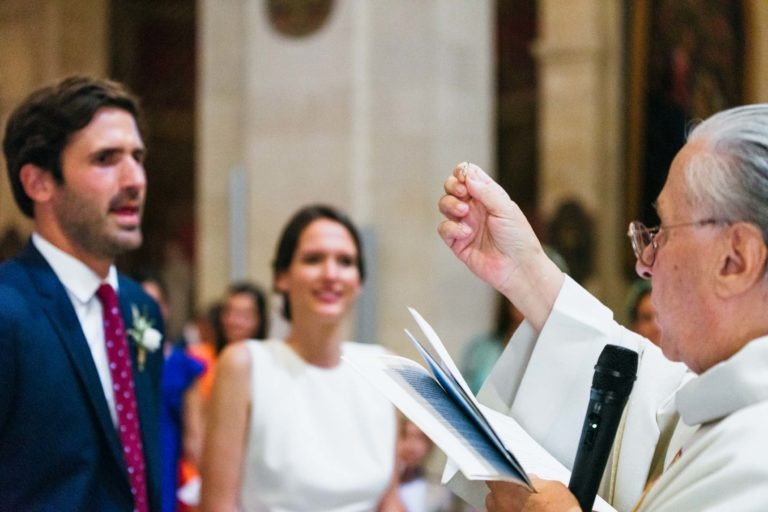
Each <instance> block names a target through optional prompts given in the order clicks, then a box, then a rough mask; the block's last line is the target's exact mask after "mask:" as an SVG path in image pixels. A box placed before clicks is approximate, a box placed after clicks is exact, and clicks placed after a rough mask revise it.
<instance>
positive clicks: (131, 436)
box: [96, 283, 149, 512]
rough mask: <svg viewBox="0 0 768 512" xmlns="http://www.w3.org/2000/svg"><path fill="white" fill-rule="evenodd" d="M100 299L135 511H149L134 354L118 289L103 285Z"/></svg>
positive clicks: (116, 406)
mask: <svg viewBox="0 0 768 512" xmlns="http://www.w3.org/2000/svg"><path fill="white" fill-rule="evenodd" d="M96 295H97V296H98V298H99V300H100V301H101V306H102V312H103V318H104V343H105V344H106V347H107V359H109V373H110V375H112V391H113V394H114V397H115V409H116V411H117V428H118V434H119V435H120V442H121V443H122V445H123V458H124V459H125V464H126V466H127V468H128V478H129V479H130V482H131V493H133V497H134V511H136V512H147V510H148V508H149V507H148V506H147V481H146V476H145V475H146V471H145V467H144V448H143V447H142V445H141V432H140V431H139V414H138V411H137V409H136V394H135V392H134V389H133V373H132V371H131V355H130V351H129V350H128V343H127V341H126V338H125V327H124V325H123V319H122V317H121V316H120V307H119V305H118V301H117V294H116V293H115V290H113V289H112V287H111V286H110V285H108V284H106V283H105V284H102V285H101V286H99V289H98V290H97V291H96Z"/></svg>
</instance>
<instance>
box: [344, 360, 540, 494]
mask: <svg viewBox="0 0 768 512" xmlns="http://www.w3.org/2000/svg"><path fill="white" fill-rule="evenodd" d="M344 359H345V360H346V361H347V362H348V363H350V365H351V366H352V367H353V368H355V369H356V370H358V371H359V372H360V373H361V374H362V375H364V376H365V377H366V379H367V380H368V381H369V382H370V383H371V384H372V385H373V386H374V387H375V388H377V389H378V390H379V391H381V392H382V393H383V394H384V395H385V396H386V397H387V398H388V399H389V400H390V401H391V402H392V403H393V404H394V405H395V406H396V407H397V408H398V409H400V410H401V411H402V412H403V414H405V415H406V416H407V417H408V418H409V419H410V420H411V421H413V422H414V423H415V424H416V425H417V426H418V427H419V428H420V429H421V430H422V431H423V432H424V433H425V434H426V435H427V436H428V437H429V438H430V439H432V441H433V442H434V443H435V444H436V445H437V446H438V447H439V448H440V449H441V450H442V451H443V452H445V454H446V455H447V456H449V457H450V458H451V459H452V460H453V461H454V462H455V463H456V464H457V465H458V467H459V469H460V470H461V472H462V473H463V474H464V475H465V476H466V477H467V478H469V479H472V480H504V481H509V482H516V483H519V484H521V485H526V486H527V484H526V480H527V477H525V478H524V477H523V475H521V474H520V472H519V471H518V470H517V469H516V468H515V467H514V466H513V465H512V464H510V463H509V461H508V460H507V459H506V458H505V457H504V456H503V455H502V453H501V452H500V451H499V449H498V448H497V447H496V446H495V445H494V444H493V443H492V442H491V441H490V440H489V439H488V436H487V435H486V434H485V433H484V432H482V431H481V430H480V428H479V427H478V426H477V424H476V423H475V422H474V421H472V420H471V419H470V417H469V416H468V415H467V414H466V412H465V411H464V410H462V409H461V408H460V407H459V406H458V405H457V404H456V402H455V401H454V400H453V399H452V398H450V397H449V396H448V394H447V393H446V391H445V390H444V389H443V388H442V387H441V386H440V385H439V384H438V383H437V382H436V381H435V379H434V378H433V377H432V375H431V374H430V373H429V372H428V371H427V370H425V369H424V368H423V367H422V366H421V365H419V364H418V363H416V362H414V361H411V360H410V359H407V358H404V357H399V356H393V355H368V354H356V355H354V356H352V355H345V356H344Z"/></svg>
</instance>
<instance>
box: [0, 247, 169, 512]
mask: <svg viewBox="0 0 768 512" xmlns="http://www.w3.org/2000/svg"><path fill="white" fill-rule="evenodd" d="M119 294H120V308H121V310H122V314H123V319H124V322H125V325H126V329H128V328H130V327H131V305H133V304H135V305H137V306H138V307H139V308H140V310H141V311H147V312H148V314H149V316H150V317H151V318H152V320H153V322H154V324H153V325H154V326H156V327H158V328H159V329H160V330H161V331H162V328H163V324H162V319H161V317H160V313H159V310H158V308H157V305H156V304H155V302H154V301H152V299H150V298H149V296H147V295H146V294H145V293H144V292H143V290H142V289H141V287H140V286H139V285H138V284H136V283H135V282H133V281H131V280H129V279H127V278H125V277H123V276H119ZM129 345H130V346H131V353H132V358H133V372H134V382H135V386H136V397H137V401H138V409H139V419H140V422H141V423H140V426H141V431H142V440H143V444H144V451H145V459H146V464H147V479H148V489H147V490H148V493H149V501H150V506H151V510H159V509H160V460H159V459H160V451H159V441H158V427H157V417H158V404H159V396H158V394H159V389H160V372H161V369H162V364H163V357H162V354H161V350H156V351H154V352H152V353H148V354H147V360H146V364H145V366H144V369H143V371H139V370H138V367H137V362H136V347H135V344H134V343H133V342H131V341H130V340H129ZM132 509H133V499H132V496H131V490H130V483H129V480H128V473H127V470H126V465H125V462H124V459H123V456H122V450H121V446H120V439H119V437H118V434H117V431H116V429H115V426H114V425H113V423H112V419H111V418H110V414H109V409H108V407H107V401H106V399H105V397H104V391H103V388H102V386H101V382H100V381H99V376H98V373H97V371H96V365H95V364H94V362H93V357H92V356H91V352H90V349H89V348H88V343H87V341H86V339H85V336H84V334H83V330H82V328H81V327H80V323H79V321H78V318H77V314H76V313H75V310H74V308H73V307H72V303H71V302H70V300H69V297H68V296H67V292H66V290H65V289H64V286H63V285H62V284H61V282H60V281H59V280H58V278H57V277H56V274H55V273H54V272H53V270H52V269H51V267H50V266H49V265H48V263H47V262H46V261H45V259H44V258H43V257H42V255H41V254H40V253H39V252H38V251H37V250H36V249H35V248H34V246H33V245H32V244H31V243H29V244H28V245H27V247H26V248H25V249H24V251H23V252H22V253H21V254H20V255H19V256H18V257H17V258H15V259H13V260H11V261H9V262H6V263H4V264H3V265H0V511H2V512H4V511H24V510H36V511H37V510H44V511H48V510H50V511H57V512H61V511H70V510H71V511H91V510H92V511H123V510H125V511H130V510H132Z"/></svg>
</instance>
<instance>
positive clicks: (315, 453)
mask: <svg viewBox="0 0 768 512" xmlns="http://www.w3.org/2000/svg"><path fill="white" fill-rule="evenodd" d="M245 343H247V344H248V347H249V350H250V352H251V359H252V368H253V371H252V376H251V381H252V386H251V403H252V410H251V417H250V428H249V433H248V441H247V450H246V458H245V461H244V468H243V485H242V493H241V506H242V510H244V511H247V512H256V511H259V512H261V511H270V512H277V511H281V512H282V511H313V512H324V511H328V512H330V511H334V512H356V511H371V510H375V509H376V505H377V503H378V501H379V499H380V497H381V496H382V494H383V493H384V491H385V489H386V487H387V484H388V483H389V481H390V478H391V477H392V473H393V466H394V460H395V436H396V416H395V412H394V408H393V406H392V405H391V404H390V403H389V401H387V400H386V399H385V398H384V397H383V395H381V394H380V393H379V392H377V391H376V390H375V389H373V388H372V387H371V386H370V385H369V384H368V383H367V382H366V381H365V380H364V379H363V377H362V376H360V375H359V374H358V373H357V372H356V371H355V370H354V369H353V368H351V367H350V366H349V365H348V364H347V363H346V362H345V361H343V360H342V362H341V363H340V364H339V365H338V366H336V367H335V368H330V369H328V368H319V367H316V366H312V365H309V364H307V363H306V362H305V361H304V360H303V359H301V358H300V357H299V356H298V355H297V354H296V353H295V352H294V351H293V350H292V349H291V348H290V347H289V346H288V345H286V344H285V343H284V342H283V341H282V340H268V341H263V342H259V341H247V342H245ZM359 351H378V352H380V353H383V352H384V349H383V348H382V347H379V346H374V345H365V344H361V343H354V342H344V343H343V345H342V353H343V354H349V353H357V352H359Z"/></svg>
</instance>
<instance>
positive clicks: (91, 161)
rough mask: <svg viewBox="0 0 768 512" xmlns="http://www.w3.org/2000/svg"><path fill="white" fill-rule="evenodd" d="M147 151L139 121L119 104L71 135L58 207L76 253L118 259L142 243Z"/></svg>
mask: <svg viewBox="0 0 768 512" xmlns="http://www.w3.org/2000/svg"><path fill="white" fill-rule="evenodd" d="M144 154H145V149H144V144H143V142H142V140H141V135H140V133H139V130H138V127H137V126H136V121H135V119H134V118H133V116H132V115H131V114H130V113H129V112H127V111H125V110H122V109H119V108H115V107H105V108H102V109H100V110H98V111H97V112H96V114H95V115H94V116H93V119H91V122H90V123H88V125H86V126H85V127H84V128H83V129H81V130H79V131H77V132H75V133H74V134H73V135H72V137H71V138H70V140H69V142H68V143H67V145H66V147H65V148H64V150H63V152H62V154H61V167H62V174H63V178H64V179H63V183H61V184H60V185H57V187H56V191H55V194H54V199H53V208H54V212H55V216H56V219H57V222H58V223H59V226H60V228H61V231H62V232H63V234H64V235H65V236H66V238H67V240H68V241H69V243H71V244H72V246H73V248H74V249H75V251H76V252H84V253H85V254H87V255H91V256H95V257H98V258H105V259H114V258H115V257H116V256H117V255H119V254H121V253H123V252H124V251H126V250H130V249H135V248H137V247H138V246H139V245H141V241H142V235H141V215H142V210H143V208H144V197H145V193H146V183H147V182H146V174H145V172H144Z"/></svg>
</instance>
